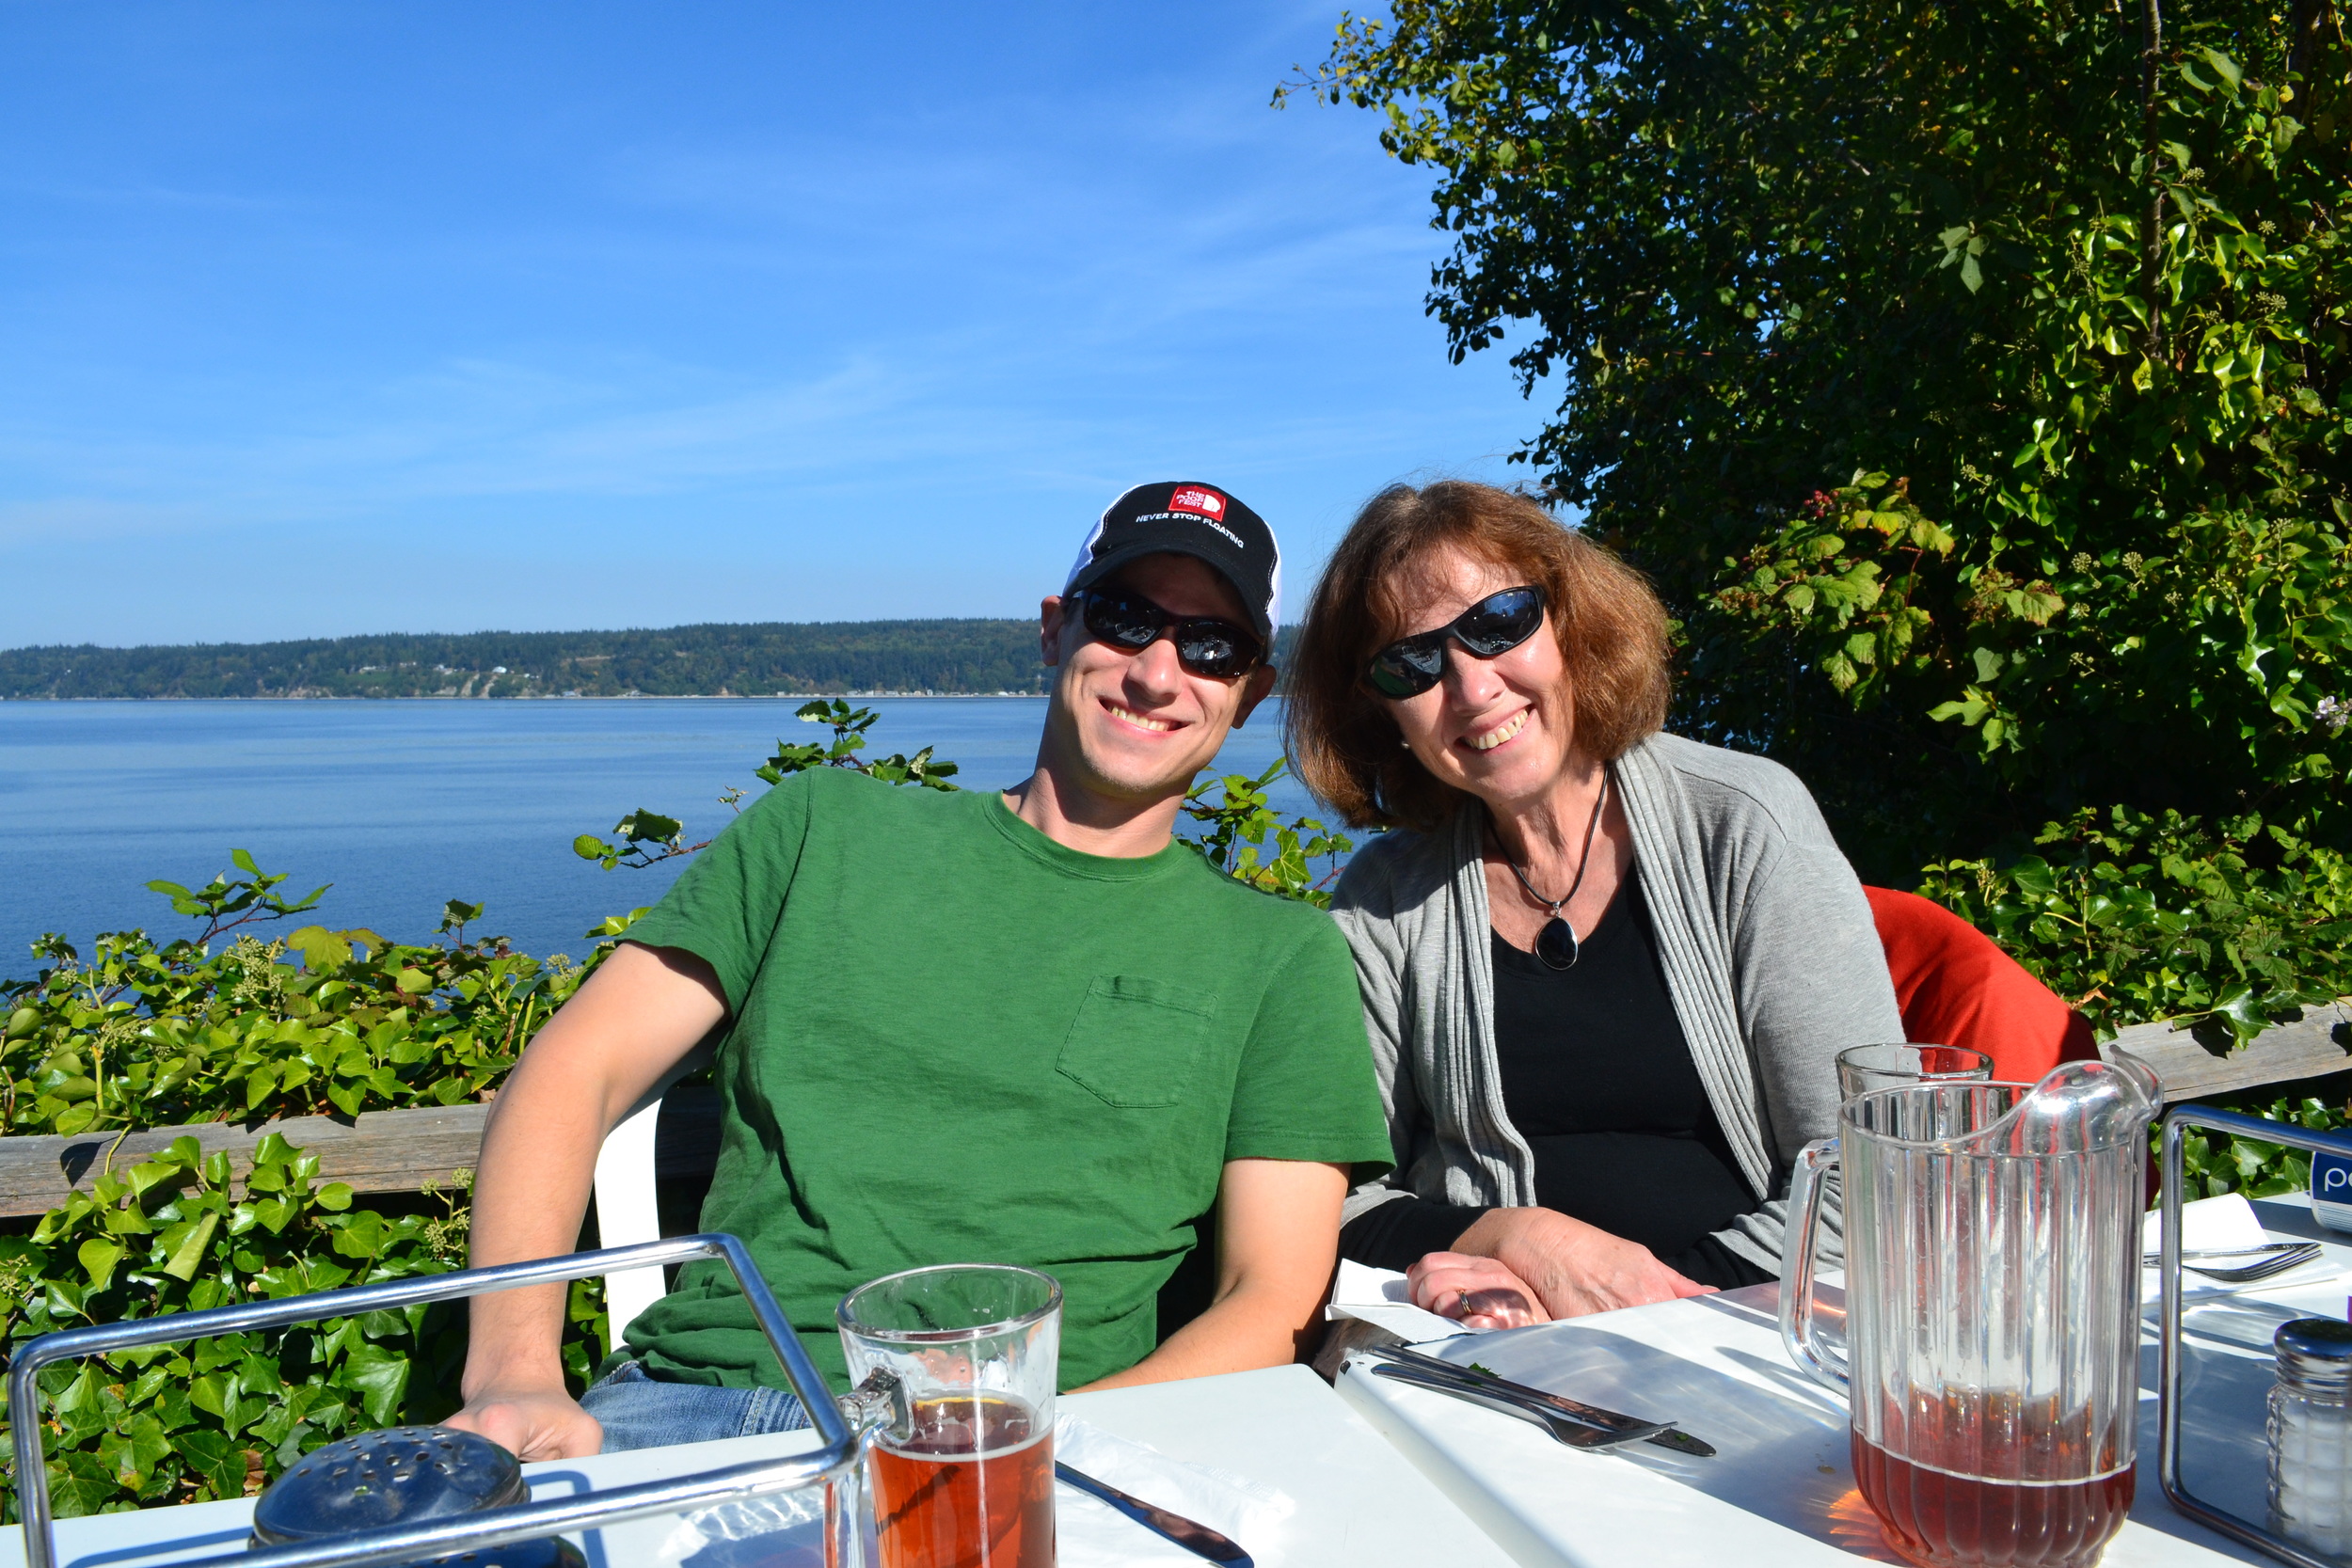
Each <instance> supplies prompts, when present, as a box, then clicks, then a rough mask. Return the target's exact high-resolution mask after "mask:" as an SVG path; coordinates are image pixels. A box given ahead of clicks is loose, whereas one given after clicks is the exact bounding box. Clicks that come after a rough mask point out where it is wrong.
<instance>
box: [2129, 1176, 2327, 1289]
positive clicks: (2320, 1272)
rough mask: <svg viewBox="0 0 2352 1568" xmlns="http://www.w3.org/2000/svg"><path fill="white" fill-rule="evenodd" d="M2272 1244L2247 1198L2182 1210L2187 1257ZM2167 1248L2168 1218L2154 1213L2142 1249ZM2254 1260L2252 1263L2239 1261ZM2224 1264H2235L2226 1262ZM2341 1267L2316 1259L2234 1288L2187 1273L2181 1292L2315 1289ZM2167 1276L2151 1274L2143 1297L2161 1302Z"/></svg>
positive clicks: (2144, 1227) (2143, 1226)
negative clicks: (2286, 1287)
mask: <svg viewBox="0 0 2352 1568" xmlns="http://www.w3.org/2000/svg"><path fill="white" fill-rule="evenodd" d="M2268 1240H2270V1238H2269V1236H2267V1235H2265V1233H2264V1231H2263V1222H2262V1221H2261V1219H2260V1218H2258V1217H2257V1216H2256V1215H2255V1213H2254V1206H2253V1205H2252V1204H2250V1203H2249V1202H2247V1201H2246V1196H2245V1195H2244V1194H2243V1193H2223V1194H2222V1195H2221V1196H2219V1197H2201V1198H2198V1199H2196V1200H2195V1201H2194V1202H2190V1203H2184V1204H2182V1205H2181V1250H2182V1251H2184V1252H2201V1251H2207V1250H2212V1251H2219V1250H2221V1249H2223V1248H2226V1247H2249V1246H2260V1245H2262V1244H2263V1243H2265V1242H2266V1241H2268ZM2163 1243H2164V1215H2163V1214H2162V1213H2160V1212H2156V1211H2154V1210H2150V1211H2149V1212H2148V1215H2147V1217H2146V1218H2145V1219H2143V1220H2142V1221H2141V1222H2140V1246H2141V1248H2142V1250H2143V1251H2144V1252H2151V1253H2153V1252H2154V1251H2155V1250H2156V1249H2157V1248H2158V1247H2159V1246H2161V1245H2163ZM2239 1260H2240V1261H2250V1260H2251V1259H2239ZM2223 1261H2230V1260H2229V1259H2224V1260H2223ZM2340 1272H2341V1270H2340V1267H2339V1266H2338V1265H2337V1264H2335V1263H2333V1262H2331V1261H2329V1260H2328V1259H2327V1258H2326V1257H2325V1256H2322V1257H2320V1258H2316V1259H2312V1261H2311V1262H2309V1263H2306V1264H2304V1265H2303V1266H2302V1267H2300V1268H2296V1269H2289V1270H2287V1271H2286V1272H2285V1273H2283V1274H2274V1275H2271V1276H2270V1277H2269V1278H2267V1279H2258V1280H2252V1281H2249V1282H2248V1283H2246V1284H2241V1285H2230V1284H2225V1283H2224V1282H2222V1281H2221V1280H2218V1279H2211V1278H2208V1277H2206V1276H2205V1275H2200V1274H2190V1273H2188V1272H2186V1271H2183V1273H2182V1275H2181V1288H2182V1290H2183V1291H2184V1292H2185V1293H2187V1294H2190V1295H2199V1294H2210V1293H2214V1292H2226V1291H2248V1290H2255V1289H2258V1288H2268V1289H2275V1288H2277V1287H2278V1286H2280V1285H2309V1284H2312V1283H2314V1282H2316V1281H2318V1280H2322V1279H2326V1278H2328V1277H2330V1276H2331V1275H2336V1274H2338V1273H2340ZM2162 1277H2163V1276H2162V1274H2161V1272H2160V1271H2158V1270H2155V1269H2149V1270H2147V1271H2145V1273H2144V1274H2143V1275H2142V1277H2141V1281H2140V1298H2141V1299H2142V1300H2143V1301H2145V1302H2149V1303H2153V1302H2154V1300H2155V1299H2156V1291H2157V1290H2158V1288H2159V1285H2160V1282H2161V1280H2162Z"/></svg>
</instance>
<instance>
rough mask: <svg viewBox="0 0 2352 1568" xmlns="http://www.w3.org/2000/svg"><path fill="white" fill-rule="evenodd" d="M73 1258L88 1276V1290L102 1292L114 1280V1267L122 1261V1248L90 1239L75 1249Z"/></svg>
mask: <svg viewBox="0 0 2352 1568" xmlns="http://www.w3.org/2000/svg"><path fill="white" fill-rule="evenodd" d="M73 1256H74V1258H75V1259H76V1260H77V1261H79V1262H80V1263H81V1265H82V1272H83V1273H84V1274H85V1275H88V1276H89V1288H90V1289H91V1290H92V1291H103V1290H104V1289H105V1288H106V1286H107V1283H108V1282H109V1281H110V1280H112V1279H113V1278H114V1275H115V1265H116V1264H118V1263H119V1262H121V1261H122V1247H121V1244H120V1243H116V1242H108V1241H101V1240H97V1239H92V1240H90V1241H87V1242H84V1243H82V1244H81V1246H80V1247H78V1248H76V1249H75V1251H74V1254H73Z"/></svg>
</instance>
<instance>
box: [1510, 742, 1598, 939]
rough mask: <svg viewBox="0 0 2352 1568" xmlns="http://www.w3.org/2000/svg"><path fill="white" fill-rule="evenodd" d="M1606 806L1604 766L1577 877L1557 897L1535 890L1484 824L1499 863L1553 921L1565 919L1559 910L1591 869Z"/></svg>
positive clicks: (1585, 832)
mask: <svg viewBox="0 0 2352 1568" xmlns="http://www.w3.org/2000/svg"><path fill="white" fill-rule="evenodd" d="M1608 809H1609V769H1608V768H1602V769H1601V771H1600V799H1598V800H1595V801H1594V802H1593V819H1592V820H1591V821H1590V822H1588V823H1586V824H1585V825H1584V852H1583V854H1582V855H1581V857H1580V858H1579V859H1578V861H1577V865H1576V880H1575V881H1573V882H1570V883H1569V884H1568V891H1567V892H1565V893H1564V894H1562V895H1560V896H1559V897H1557V898H1547V897H1545V896H1544V895H1542V894H1540V893H1537V892H1536V891H1535V884H1534V882H1531V881H1529V880H1528V879H1527V873H1526V872H1524V871H1521V870H1520V869H1519V863H1518V862H1517V861H1515V860H1513V859H1512V858H1511V851H1510V850H1509V849H1507V848H1504V847H1503V843H1502V834H1501V833H1499V832H1495V830H1494V826H1493V824H1492V823H1489V824H1488V825H1487V829H1486V831H1487V832H1490V833H1494V840H1495V848H1496V849H1498V850H1500V851H1501V852H1502V863H1503V864H1505V865H1507V866H1509V867H1510V868H1511V875H1512V876H1514V877H1517V878H1518V879H1519V886H1521V887H1523V888H1525V889H1526V890H1527V895H1528V896H1529V897H1530V898H1533V899H1534V900H1535V902H1537V903H1538V904H1541V905H1543V906H1544V907H1545V908H1546V909H1548V910H1549V911H1551V918H1552V919H1554V920H1559V919H1563V918H1565V917H1564V916H1563V915H1562V914H1561V913H1560V911H1561V910H1562V909H1563V908H1564V907H1565V906H1566V905H1567V903H1568V902H1569V901H1570V900H1571V899H1573V898H1575V896H1576V895H1577V890H1578V889H1580V888H1581V887H1582V886H1583V885H1584V873H1585V872H1587V871H1589V870H1591V869H1592V866H1593V836H1594V835H1595V834H1596V833H1597V832H1600V816H1601V813H1603V812H1605V811H1607V810H1608ZM1568 929H1569V930H1570V932H1571V933H1573V932H1574V930H1575V929H1576V927H1573V926H1571V927H1568Z"/></svg>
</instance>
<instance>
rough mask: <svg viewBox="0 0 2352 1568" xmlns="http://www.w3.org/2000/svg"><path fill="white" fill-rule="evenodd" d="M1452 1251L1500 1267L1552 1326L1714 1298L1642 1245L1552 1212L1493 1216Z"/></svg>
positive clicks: (1481, 1218) (1497, 1213) (1487, 1216)
mask: <svg viewBox="0 0 2352 1568" xmlns="http://www.w3.org/2000/svg"><path fill="white" fill-rule="evenodd" d="M1454 1251H1455V1252H1457V1253H1470V1254H1474V1255H1476V1256H1478V1257H1482V1258H1489V1259H1493V1260H1495V1261H1496V1262H1498V1263H1500V1264H1502V1266H1503V1267H1504V1268H1505V1269H1507V1270H1509V1271H1510V1272H1511V1273H1512V1274H1513V1275H1517V1276H1518V1278H1519V1279H1521V1280H1524V1281H1525V1282H1526V1283H1527V1285H1529V1286H1531V1287H1533V1288H1534V1292H1535V1297H1536V1299H1537V1300H1538V1301H1540V1302H1541V1303H1542V1304H1543V1307H1544V1310H1545V1311H1547V1312H1549V1314H1550V1315H1551V1316H1552V1317H1555V1318H1581V1317H1582V1316H1583V1315H1584V1314H1585V1313H1587V1312H1611V1311H1614V1310H1615V1309H1616V1308H1618V1307H1643V1306H1646V1305H1648V1304H1649V1303H1651V1302H1653V1301H1676V1300H1679V1299H1680V1298H1681V1297H1684V1296H1703V1295H1708V1294H1711V1293H1712V1292H1713V1291H1714V1287H1713V1286H1711V1285H1701V1284H1699V1283H1698V1282H1697V1281H1695V1280H1691V1279H1685V1278H1684V1277H1683V1276H1682V1275H1678V1274H1677V1273H1675V1271H1674V1270H1672V1269H1670V1268H1668V1267H1666V1265H1665V1264H1663V1263H1661V1262H1660V1261H1659V1260H1658V1259H1657V1256H1656V1255H1655V1254H1654V1253H1652V1252H1651V1251H1650V1249H1649V1248H1647V1247H1645V1246H1643V1245H1641V1244H1640V1243H1637V1242H1629V1241H1627V1240H1625V1239H1624V1238H1623V1237H1621V1236H1613V1235H1611V1234H1610V1233H1609V1232H1608V1231H1606V1230H1603V1229H1601V1228H1599V1227H1597V1226H1591V1225H1587V1224H1585V1223H1584V1222H1583V1221H1582V1220H1575V1219H1570V1218H1569V1217H1568V1216H1567V1215H1565V1214H1563V1213H1560V1212H1556V1211H1554V1210H1550V1209H1495V1210H1491V1211H1489V1212H1486V1213H1485V1214H1483V1215H1481V1216H1479V1219H1478V1222H1477V1223H1476V1224H1475V1225H1472V1226H1471V1227H1470V1228H1469V1229H1468V1230H1466V1231H1464V1232H1463V1233H1462V1236H1461V1239H1460V1240H1458V1241H1456V1242H1455V1243H1454Z"/></svg>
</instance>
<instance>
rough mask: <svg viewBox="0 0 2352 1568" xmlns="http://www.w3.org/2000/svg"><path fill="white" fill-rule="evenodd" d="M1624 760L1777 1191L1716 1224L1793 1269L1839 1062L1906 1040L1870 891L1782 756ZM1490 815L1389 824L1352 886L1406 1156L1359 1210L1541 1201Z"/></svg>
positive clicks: (1669, 751)
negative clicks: (1503, 967) (1793, 1191)
mask: <svg viewBox="0 0 2352 1568" xmlns="http://www.w3.org/2000/svg"><path fill="white" fill-rule="evenodd" d="M1610 776H1611V778H1612V779H1613V781H1614V783H1615V786H1616V790H1617V797H1618V799H1619V800H1620V801H1622V802H1623V804H1624V808H1625V815H1626V820H1627V822H1628V823H1629V824H1630V825H1631V828H1632V832H1633V854H1634V864H1635V868H1636V874H1637V875H1638V876H1639V877H1640V878H1641V879H1642V893H1643V895H1644V897H1645V899H1646V900H1647V902H1648V904H1649V911H1650V920H1651V923H1652V924H1653V925H1654V926H1655V927H1656V928H1657V933H1658V955H1659V958H1660V961H1661V965H1662V967H1663V968H1664V970H1665V975H1666V989H1667V991H1668V992H1669V994H1670V995H1671V996H1672V997H1673V999H1674V1006H1675V1013H1676V1016H1677V1018H1678V1019H1679V1020H1680V1021H1681V1023H1682V1032H1683V1034H1684V1036H1685V1037H1687V1038H1688V1039H1689V1041H1690V1045H1691V1055H1692V1059H1693V1060H1694V1061H1695V1062H1696V1063H1697V1066H1698V1071H1699V1077H1700V1079H1701V1081H1702V1082H1704V1083H1705V1084H1706V1085H1707V1096H1708V1101H1709V1102H1710V1103H1711V1104H1712V1105H1713V1107H1714V1110H1715V1117H1716V1119H1717V1120H1718V1121H1720V1122H1721V1123H1722V1124H1723V1130H1724V1137H1725V1138H1726V1139H1727V1140H1728V1141H1729V1143H1730V1145H1731V1151H1732V1154H1733V1156H1734V1157H1735V1158H1736V1159H1737V1160H1738V1161H1739V1164H1740V1172H1741V1173H1742V1174H1743V1175H1744V1176H1745V1177H1746V1178H1747V1181H1748V1185H1749V1187H1750V1188H1751V1189H1752V1190H1753V1191H1754V1192H1755V1194H1756V1209H1755V1210H1754V1211H1753V1212H1749V1213H1746V1214H1742V1215H1740V1218H1739V1219H1738V1220H1736V1221H1735V1222H1734V1223H1733V1224H1732V1226H1731V1227H1729V1228H1728V1229H1724V1230H1721V1231H1718V1232H1716V1235H1717V1236H1718V1238H1719V1239H1720V1240H1721V1241H1722V1242H1723V1243H1724V1246H1725V1247H1727V1248H1729V1249H1730V1250H1731V1251H1733V1252H1735V1253H1737V1254H1739V1255H1740V1257H1742V1258H1745V1259H1749V1260H1750V1261H1752V1262H1755V1263H1756V1264H1757V1265H1759V1266H1760V1267H1763V1268H1765V1269H1768V1270H1771V1271H1772V1272H1773V1273H1775V1274H1777V1273H1778V1272H1779V1271H1780V1249H1781V1223H1782V1219H1783V1217H1784V1215H1785V1213H1786V1212H1787V1206H1786V1204H1785V1202H1784V1201H1783V1199H1785V1197H1786V1196H1787V1193H1788V1172H1789V1169H1790V1165H1791V1162H1792V1161H1793V1159H1794V1157H1795V1155H1796V1152H1797V1150H1798V1149H1799V1148H1803V1147H1804V1145H1805V1144H1806V1143H1807V1142H1808V1141H1809V1140H1811V1139H1814V1138H1820V1137H1827V1136H1829V1135H1830V1133H1831V1132H1832V1131H1833V1122H1834V1119H1835V1117H1836V1110H1837V1080H1836V1068H1835V1066H1834V1065H1833V1064H1834V1058H1835V1057H1836V1054H1837V1053H1838V1052H1840V1051H1843V1050H1844V1049H1846V1048H1847V1047H1848V1046H1851V1045H1868V1044H1877V1043H1881V1042H1887V1041H1899V1040H1900V1039H1901V1038H1902V1037H1903V1026H1902V1019H1901V1016H1900V1014H1899V1012H1898V1011H1897V1009H1896V1006H1895V989H1894V985H1893V982H1892V981H1890V980H1889V979H1888V977H1887V972H1886V956H1885V953H1884V951H1883V949H1882V948H1881V947H1880V945H1879V940H1878V932H1877V929H1876V927H1873V926H1872V924H1871V921H1870V907H1869V904H1868V902H1867V900H1866V899H1865V898H1864V897H1863V895H1862V884H1861V883H1860V882H1859V881H1858V880H1856V879H1855V877H1854V874H1853V869H1852V867H1851V866H1849V865H1848V864H1847V863H1846V858H1845V856H1844V855H1843V854H1841V853H1840V852H1839V851H1838V848H1837V844H1836V840H1835V839H1834V838H1832V837H1831V836H1830V832H1829V826H1828V824H1827V823H1825V822H1823V821H1822V820H1821V813H1820V808H1819V807H1818V806H1816V805H1815V804H1814V803H1813V797H1812V796H1811V795H1810V794H1809V793H1807V792H1806V790H1805V787H1804V784H1801V783H1799V782H1798V780H1797V777H1796V775H1795V774H1793V773H1791V772H1789V771H1788V769H1787V768H1783V767H1781V766H1780V765H1779V764H1778V763H1774V762H1768V761H1766V760H1764V759H1763V758H1761V757H1754V756H1747V755H1743V754H1741V753H1740V752H1727V751H1724V750H1722V749H1721V748H1718V747H1714V746H1702V745H1699V744H1698V743H1696V742H1695V741H1690V740H1684V739H1682V738H1680V737H1678V736H1670V735H1657V736H1651V737H1650V738H1648V739H1647V740H1645V741H1643V742H1642V743H1641V744H1640V745H1638V746H1635V747H1633V748H1632V749H1631V750H1630V751H1629V752H1626V754H1625V755H1624V756H1622V757H1620V758H1618V759H1617V761H1615V762H1614V763H1612V764H1611V765H1610ZM1485 827H1486V808H1485V807H1484V806H1482V805H1481V804H1479V803H1478V802H1477V801H1476V800H1468V801H1466V802H1465V803H1464V806H1463V809H1462V810H1461V811H1460V812H1459V813H1458V814H1457V815H1456V816H1455V817H1454V822H1453V824H1452V825H1451V826H1450V827H1448V828H1444V829H1440V830H1438V832H1433V833H1428V834H1421V833H1411V832H1391V833H1385V834H1383V835H1381V836H1380V837H1378V838H1375V839H1374V840H1373V841H1372V842H1371V843H1369V844H1367V845H1366V846H1365V847H1363V849H1362V850H1360V851H1359V853H1358V854H1357V856H1356V858H1355V860H1354V861H1353V862H1351V863H1349V865H1348V867H1347V870H1346V872H1345V873H1344V874H1343V876H1342V877H1341V878H1340V882H1339V887H1338V889H1337V891H1336V892H1335V893H1334V894H1333V895H1332V899H1331V912H1332V914H1333V915H1334V916H1335V917H1336V918H1337V919H1338V920H1339V923H1340V926H1341V927H1342V928H1343V929H1344V930H1345V931H1346V932H1347V939H1348V942H1349V943H1350V945H1352V946H1353V947H1354V948H1355V950H1356V974H1357V978H1358V980H1359V982H1360V983H1361V985H1362V988H1363V997H1364V1022H1365V1024H1366V1026H1367V1027H1368V1029H1369V1030H1370V1032H1371V1036H1372V1051H1373V1058H1374V1062H1375V1066H1376V1068H1377V1070H1378V1073H1379V1079H1380V1092H1381V1097H1382V1099H1383V1100H1384V1101H1386V1103H1387V1106H1388V1113H1389V1136H1390V1138H1391V1141H1392V1142H1393V1143H1394V1145H1395V1148H1396V1167H1397V1168H1396V1170H1395V1171H1394V1172H1393V1173H1392V1174H1391V1175H1390V1176H1388V1177H1385V1178H1383V1179H1381V1180H1377V1181H1369V1182H1366V1183H1364V1184H1363V1185H1362V1186H1360V1187H1359V1188H1357V1189H1356V1191H1355V1192H1354V1193H1353V1194H1352V1195H1350V1196H1349V1197H1348V1200H1347V1211H1346V1212H1347V1217H1348V1218H1349V1219H1354V1218H1355V1217H1356V1216H1357V1215H1359V1214H1361V1213H1363V1212H1366V1211H1368V1210H1370V1209H1373V1208H1375V1207H1376V1206H1377V1205H1379V1204H1382V1203H1386V1202H1388V1201H1390V1200H1391V1199H1394V1198H1398V1197H1403V1196H1406V1195H1408V1194H1413V1195H1418V1196H1422V1197H1425V1198H1430V1199H1434V1200H1436V1201H1438V1202H1441V1203H1454V1204H1501V1205H1508V1206H1512V1207H1523V1206H1530V1205H1533V1204H1534V1202H1535V1162H1534V1155H1533V1154H1531V1153H1530V1152H1529V1150H1528V1147H1527V1142H1526V1140H1525V1139H1523V1138H1522V1137H1520V1136H1519V1134H1518V1131H1517V1130H1516V1129H1514V1128H1513V1127H1512V1125H1511V1122H1510V1118H1509V1117H1508V1116H1507V1115H1506V1114H1505V1113H1504V1110H1503V1101H1502V1074H1501V1069H1499V1068H1498V1067H1497V1066H1496V1061H1495V1040H1494V967H1493V963H1492V961H1491V958H1489V955H1488V948H1487V942H1488V937H1487V932H1488V925H1487V919H1488V916H1487V909H1486V872H1485V869H1484V867H1483V866H1482V864H1481V848H1482V841H1483V839H1484V836H1485ZM1823 1218H1824V1220H1825V1221H1826V1222H1828V1223H1829V1224H1830V1225H1831V1226H1832V1227H1834V1226H1835V1217H1834V1216H1832V1215H1828V1214H1825V1215H1824V1216H1823ZM1827 1240H1828V1238H1825V1241H1827ZM1832 1244H1834V1243H1832ZM1825 1250H1826V1249H1825Z"/></svg>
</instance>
